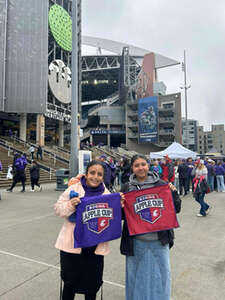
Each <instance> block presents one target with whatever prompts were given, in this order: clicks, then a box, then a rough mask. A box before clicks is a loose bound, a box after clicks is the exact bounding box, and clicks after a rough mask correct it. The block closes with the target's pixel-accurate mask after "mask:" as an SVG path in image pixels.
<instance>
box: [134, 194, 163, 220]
mask: <svg viewBox="0 0 225 300" xmlns="http://www.w3.org/2000/svg"><path fill="white" fill-rule="evenodd" d="M162 209H164V202H163V199H161V198H159V196H158V195H157V194H148V195H142V196H139V197H137V198H136V202H135V203H134V211H135V213H136V214H139V216H140V218H141V219H142V220H144V221H146V222H149V223H151V224H153V223H155V222H156V221H157V220H158V219H160V218H161V216H162Z"/></svg>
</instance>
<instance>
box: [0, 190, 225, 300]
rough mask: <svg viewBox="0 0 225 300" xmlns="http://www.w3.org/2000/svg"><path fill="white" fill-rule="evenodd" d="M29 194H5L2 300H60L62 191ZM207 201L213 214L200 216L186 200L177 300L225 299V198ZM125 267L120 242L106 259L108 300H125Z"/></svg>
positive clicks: (175, 275) (0, 238) (175, 255)
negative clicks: (56, 208)
mask: <svg viewBox="0 0 225 300" xmlns="http://www.w3.org/2000/svg"><path fill="white" fill-rule="evenodd" d="M28 190H29V189H28V188H27V192H26V193H20V187H18V188H15V191H14V192H13V193H7V192H6V191H5V190H1V195H2V200H0V266H1V275H0V299H1V300H37V299H39V300H40V299H43V300H55V299H59V284H60V281H59V255H58V251H57V250H56V249H55V248H54V243H55V240H56V237H57V235H58V232H59V230H60V227H61V225H62V222H63V220H62V219H60V218H59V217H57V216H55V215H54V211H53V205H54V203H55V201H56V200H57V198H58V197H59V195H60V193H61V192H57V191H55V185H53V184H51V185H45V186H43V191H42V192H35V193H31V192H29V191H28ZM206 200H207V202H208V203H209V204H210V205H211V206H212V212H211V214H210V215H209V216H207V217H206V218H200V217H197V216H196V214H197V213H198V211H199V205H198V203H196V202H195V201H194V199H193V198H192V196H191V195H188V196H186V197H182V212H181V213H180V214H179V215H178V219H179V223H180V228H179V229H177V230H176V232H175V233H176V240H175V246H174V247H173V248H172V250H171V267H172V280H173V283H172V299H173V300H206V299H207V300H223V299H225V217H224V215H225V194H223V193H216V192H213V193H211V194H208V195H206ZM124 265H125V264H124V257H123V256H121V255H120V252H119V241H118V240H117V241H114V242H112V243H111V253H110V255H108V256H107V257H106V259H105V270H104V280H105V283H104V299H105V300H115V299H116V300H122V299H124V295H125V293H124ZM76 299H77V300H81V299H83V296H81V295H79V296H78V297H76ZM98 299H100V294H99V295H98ZM143 300H145V299H143Z"/></svg>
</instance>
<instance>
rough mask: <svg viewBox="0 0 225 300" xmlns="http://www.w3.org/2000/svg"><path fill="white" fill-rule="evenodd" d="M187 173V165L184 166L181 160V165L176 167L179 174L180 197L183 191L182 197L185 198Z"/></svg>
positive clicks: (183, 161)
mask: <svg viewBox="0 0 225 300" xmlns="http://www.w3.org/2000/svg"><path fill="white" fill-rule="evenodd" d="M188 171H189V167H188V165H187V164H186V162H185V160H182V163H181V164H180V165H179V166H178V170H177V172H178V173H179V189H180V195H182V194H183V191H184V196H186V195H187V193H188V191H189V190H188V189H187V186H188V185H187V181H188Z"/></svg>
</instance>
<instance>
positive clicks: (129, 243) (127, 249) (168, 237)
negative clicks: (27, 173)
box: [120, 172, 181, 256]
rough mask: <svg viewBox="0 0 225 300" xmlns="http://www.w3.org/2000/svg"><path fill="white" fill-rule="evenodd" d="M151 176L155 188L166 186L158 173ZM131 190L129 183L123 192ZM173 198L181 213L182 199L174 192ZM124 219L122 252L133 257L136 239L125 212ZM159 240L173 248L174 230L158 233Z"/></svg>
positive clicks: (142, 187)
mask: <svg viewBox="0 0 225 300" xmlns="http://www.w3.org/2000/svg"><path fill="white" fill-rule="evenodd" d="M149 175H150V176H152V177H153V186H154V187H156V186H161V185H165V183H166V182H165V181H163V180H161V179H159V176H158V174H157V173H155V172H152V173H151V172H150V173H149ZM132 176H134V175H132ZM147 187H148V186H144V185H143V186H141V187H139V189H144V188H147ZM130 190H131V188H130V183H127V184H126V185H124V186H123V189H122V190H121V192H128V191H130ZM172 197H173V201H174V206H175V210H176V213H179V212H180V210H181V199H180V198H179V195H178V193H177V191H173V192H172ZM123 218H124V224H123V231H122V237H121V243H120V252H121V254H123V255H128V256H133V255H134V250H133V239H134V237H133V236H130V235H129V232H128V227H127V222H126V218H125V214H124V211H123ZM158 240H159V241H160V242H161V243H162V245H166V244H169V246H170V248H171V247H172V246H173V244H174V242H173V241H174V231H173V230H165V231H160V232H158Z"/></svg>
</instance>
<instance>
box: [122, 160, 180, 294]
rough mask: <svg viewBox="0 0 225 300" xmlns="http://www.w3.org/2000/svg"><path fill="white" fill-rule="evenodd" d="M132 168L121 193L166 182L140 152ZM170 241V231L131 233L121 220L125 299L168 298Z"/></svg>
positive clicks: (177, 202) (175, 195)
mask: <svg viewBox="0 0 225 300" xmlns="http://www.w3.org/2000/svg"><path fill="white" fill-rule="evenodd" d="M131 171H132V173H133V174H132V175H131V176H130V180H129V182H128V183H127V184H126V185H124V186H123V188H122V190H121V192H126V191H134V190H140V189H146V188H150V187H156V186H161V185H165V184H166V182H165V181H163V180H160V179H159V176H158V174H157V173H155V172H150V171H149V164H148V160H147V159H146V157H145V156H143V155H135V156H133V157H132V159H131ZM169 185H170V188H171V191H172V197H173V201H174V205H175V210H176V212H177V213H178V212H180V209H181V200H180V198H179V196H178V193H177V191H176V189H175V187H174V186H173V185H172V184H169ZM124 217H125V216H124ZM173 240H174V232H173V230H165V231H160V232H154V233H147V234H141V235H136V236H130V235H129V232H128V227H127V222H126V219H125V220H124V226H123V232H122V239H121V246H120V250H121V254H123V255H126V300H141V299H145V300H170V292H171V276H170V260H169V249H170V248H171V247H172V246H173Z"/></svg>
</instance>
